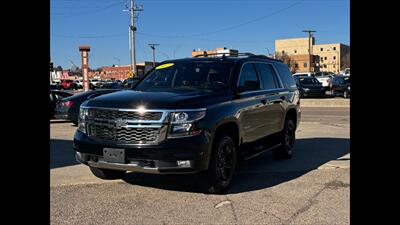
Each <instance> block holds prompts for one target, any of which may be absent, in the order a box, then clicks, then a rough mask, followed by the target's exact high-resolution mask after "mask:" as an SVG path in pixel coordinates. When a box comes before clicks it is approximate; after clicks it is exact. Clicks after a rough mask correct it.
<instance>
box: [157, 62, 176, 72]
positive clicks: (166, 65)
mask: <svg viewBox="0 0 400 225" xmlns="http://www.w3.org/2000/svg"><path fill="white" fill-rule="evenodd" d="M173 65H174V64H173V63H166V64H162V65H159V66H157V67H156V70H160V69H165V68H168V67H171V66H173Z"/></svg>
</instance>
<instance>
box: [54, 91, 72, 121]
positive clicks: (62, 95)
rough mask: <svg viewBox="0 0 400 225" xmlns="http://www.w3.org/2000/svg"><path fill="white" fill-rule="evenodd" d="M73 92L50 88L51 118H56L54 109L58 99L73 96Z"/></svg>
mask: <svg viewBox="0 0 400 225" xmlns="http://www.w3.org/2000/svg"><path fill="white" fill-rule="evenodd" d="M71 95H72V93H68V92H64V91H58V90H50V99H49V105H50V108H49V119H54V109H55V107H56V104H57V102H58V101H60V100H61V99H63V98H65V97H69V96H71Z"/></svg>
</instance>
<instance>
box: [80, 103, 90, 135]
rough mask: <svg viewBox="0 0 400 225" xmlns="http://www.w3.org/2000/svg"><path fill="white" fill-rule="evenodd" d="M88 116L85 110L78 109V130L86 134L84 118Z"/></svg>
mask: <svg viewBox="0 0 400 225" xmlns="http://www.w3.org/2000/svg"><path fill="white" fill-rule="evenodd" d="M87 116H88V109H87V108H82V107H81V108H80V109H79V118H78V130H79V131H81V132H82V133H85V134H86V117H87Z"/></svg>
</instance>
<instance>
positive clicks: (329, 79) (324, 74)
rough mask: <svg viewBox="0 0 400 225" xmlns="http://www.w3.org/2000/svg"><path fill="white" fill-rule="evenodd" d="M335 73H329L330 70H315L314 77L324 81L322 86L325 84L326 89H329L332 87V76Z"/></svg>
mask: <svg viewBox="0 0 400 225" xmlns="http://www.w3.org/2000/svg"><path fill="white" fill-rule="evenodd" d="M331 75H333V73H328V72H315V73H314V77H315V78H317V80H318V81H319V82H321V83H322V86H324V88H325V89H327V90H329V89H330V87H331V82H332V77H331Z"/></svg>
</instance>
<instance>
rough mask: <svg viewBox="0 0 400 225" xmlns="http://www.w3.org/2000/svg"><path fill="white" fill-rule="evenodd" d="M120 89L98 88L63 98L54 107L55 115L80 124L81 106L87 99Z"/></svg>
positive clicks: (57, 117)
mask: <svg viewBox="0 0 400 225" xmlns="http://www.w3.org/2000/svg"><path fill="white" fill-rule="evenodd" d="M115 91H118V90H117V89H97V90H92V91H87V92H82V93H79V94H75V95H73V96H70V97H66V98H63V99H62V100H60V101H58V102H57V105H56V107H55V109H54V117H55V118H56V119H65V120H70V121H71V122H72V123H73V124H75V125H77V124H78V117H79V107H80V105H81V104H82V103H83V102H84V101H86V100H87V99H90V98H94V97H97V96H100V95H104V94H108V93H111V92H115Z"/></svg>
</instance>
